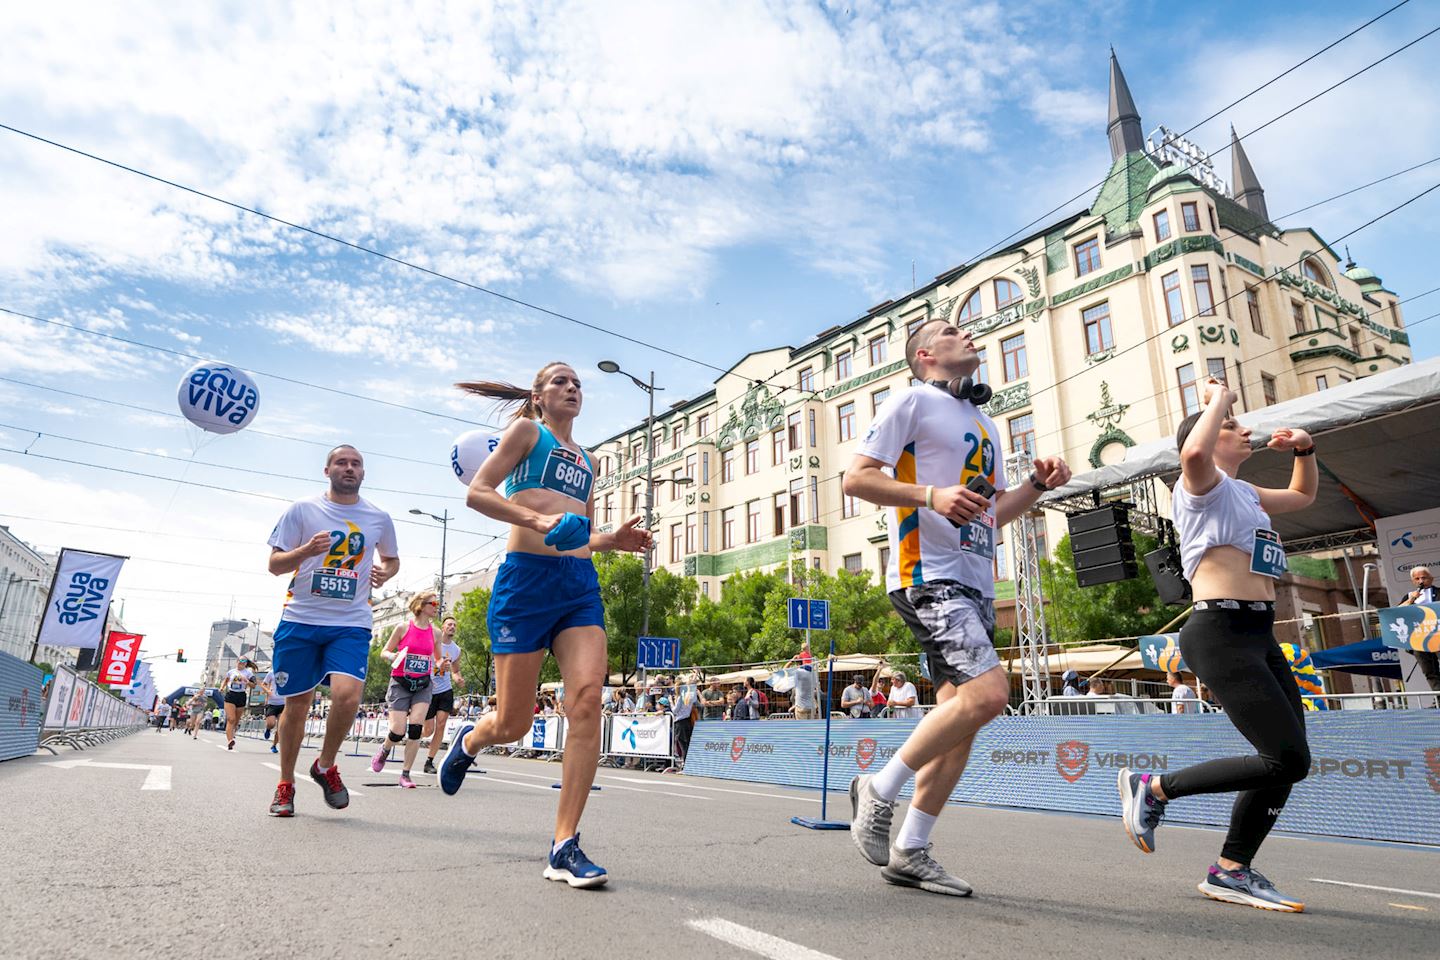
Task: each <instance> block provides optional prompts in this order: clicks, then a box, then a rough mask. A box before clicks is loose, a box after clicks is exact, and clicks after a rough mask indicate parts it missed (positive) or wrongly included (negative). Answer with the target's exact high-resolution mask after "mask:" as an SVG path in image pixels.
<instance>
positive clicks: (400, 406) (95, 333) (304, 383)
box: [0, 125, 501, 430]
mask: <svg viewBox="0 0 1440 960" xmlns="http://www.w3.org/2000/svg"><path fill="white" fill-rule="evenodd" d="M0 126H3V125H0ZM0 313H8V314H10V315H11V316H12V317H19V318H21V319H22V320H32V321H34V322H35V323H44V324H49V325H50V326H54V327H61V328H63V329H66V330H72V331H74V332H75V333H83V334H86V335H87V336H91V337H101V338H103V339H105V340H114V341H115V342H117V343H124V344H128V345H129V346H132V347H143V348H145V349H146V350H155V351H157V352H159V353H168V354H170V355H171V356H175V357H180V358H182V359H185V360H196V361H210V360H214V359H215V358H214V357H213V356H209V357H206V356H201V355H200V354H196V353H186V352H185V351H183V350H174V349H172V348H170V347H162V346H160V345H159V344H155V343H146V342H144V341H143V340H132V339H130V338H129V337H117V336H116V335H115V334H113V333H105V332H103V331H100V330H91V329H90V328H89V327H82V326H79V325H77V324H73V323H68V322H66V321H64V320H53V319H48V318H46V317H37V316H35V315H33V314H29V313H22V312H21V311H19V310H12V309H10V308H9V307H0ZM237 365H238V366H242V367H244V368H245V369H246V370H247V371H249V372H251V373H255V374H258V375H260V376H262V377H269V378H270V379H271V380H279V381H280V382H282V383H290V384H294V385H295V386H299V387H310V388H312V389H314V390H321V391H324V392H325V393H333V394H335V395H336V396H341V397H349V398H350V399H352V400H365V401H367V402H369V403H378V404H381V405H382V406H386V407H394V408H396V409H397V410H406V411H409V412H411V413H423V414H425V415H426V416H430V417H439V418H440V419H442V420H454V421H455V422H456V423H465V424H469V425H471V426H475V427H485V428H486V429H487V430H499V429H501V428H500V427H497V426H496V425H495V424H493V423H486V422H484V421H483V420H469V419H466V418H465V417H457V416H455V415H453V414H449V413H437V412H436V411H434V410H426V409H424V408H423V407H412V406H410V405H409V404H406V403H396V402H395V401H394V400H385V399H382V398H381V397H372V396H370V395H369V394H365V393H353V392H351V391H349V390H341V389H340V388H339V387H327V386H325V385H324V384H322V383H311V382H309V381H308V380H298V379H296V378H294V377H287V376H285V375H284V374H279V373H272V372H270V371H268V370H260V369H258V368H256V367H252V366H249V365H248V364H237Z"/></svg>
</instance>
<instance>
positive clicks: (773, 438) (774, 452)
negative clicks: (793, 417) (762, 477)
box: [770, 430, 785, 467]
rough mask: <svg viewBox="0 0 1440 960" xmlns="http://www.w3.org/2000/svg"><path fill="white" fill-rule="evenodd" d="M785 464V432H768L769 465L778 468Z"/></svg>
mask: <svg viewBox="0 0 1440 960" xmlns="http://www.w3.org/2000/svg"><path fill="white" fill-rule="evenodd" d="M784 462H785V431H784V430H772V431H771V432H770V465H771V466H772V467H778V466H780V465H781V464H782V463H784Z"/></svg>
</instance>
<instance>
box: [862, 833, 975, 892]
mask: <svg viewBox="0 0 1440 960" xmlns="http://www.w3.org/2000/svg"><path fill="white" fill-rule="evenodd" d="M934 846H935V844H933V843H927V844H925V846H923V847H921V848H920V849H919V850H901V849H900V848H899V847H891V848H890V862H889V863H887V864H886V865H885V866H884V867H881V868H880V876H882V877H884V878H885V879H886V880H887V881H888V882H890V883H894V884H897V885H899V886H902V887H919V888H920V889H921V890H927V891H929V892H930V893H943V894H945V895H947V896H951V897H968V896H970V893H971V889H970V884H968V883H966V882H965V881H964V880H961V879H960V878H959V877H957V876H954V875H953V874H951V873H950V872H949V871H948V870H946V869H945V868H944V867H942V866H940V864H938V863H936V862H935V858H934V857H932V856H930V850H931V848H933V847H934Z"/></svg>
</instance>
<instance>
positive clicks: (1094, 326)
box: [1080, 300, 1115, 356]
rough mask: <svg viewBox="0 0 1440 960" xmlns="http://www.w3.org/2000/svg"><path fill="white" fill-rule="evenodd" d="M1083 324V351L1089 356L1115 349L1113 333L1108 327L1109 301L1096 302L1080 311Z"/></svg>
mask: <svg viewBox="0 0 1440 960" xmlns="http://www.w3.org/2000/svg"><path fill="white" fill-rule="evenodd" d="M1080 319H1081V321H1082V322H1083V323H1084V325H1085V352H1086V353H1087V354H1089V355H1091V356H1094V355H1095V354H1097V353H1104V352H1105V351H1106V350H1113V349H1115V335H1114V333H1113V332H1112V331H1111V329H1110V302H1109V301H1108V300H1107V301H1106V302H1104V303H1097V304H1095V306H1093V307H1088V308H1086V309H1085V310H1082V311H1080Z"/></svg>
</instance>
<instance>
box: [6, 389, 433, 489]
mask: <svg viewBox="0 0 1440 960" xmlns="http://www.w3.org/2000/svg"><path fill="white" fill-rule="evenodd" d="M0 383H13V384H15V385H16V386H20V387H27V388H29V389H31V390H44V391H46V392H49V393H58V394H60V395H61V396H63V397H72V398H74V399H76V400H87V401H89V402H91V403H101V404H104V405H106V406H110V407H123V408H124V409H126V410H135V411H138V412H140V413H149V414H153V415H155V416H157V417H167V418H170V419H174V420H180V421H182V422H184V423H189V421H188V420H186V419H185V417H183V416H182V415H180V414H178V413H176V412H175V411H173V410H159V409H157V408H155V407H143V406H141V405H140V404H138V403H126V402H125V401H123V400H108V399H106V398H105V397H95V396H91V395H90V394H87V393H76V392H75V391H73V390H64V389H61V388H60V387H52V386H49V385H48V384H43V383H31V382H30V381H28V380H17V379H15V378H14V377H3V376H0ZM245 434H246V435H247V436H252V435H254V436H261V437H269V438H271V439H274V440H288V441H290V442H292V443H303V444H307V445H309V446H313V447H323V448H326V449H329V448H331V447H334V446H335V443H332V442H329V441H326V440H310V439H308V438H306V437H294V436H290V435H289V434H285V433H274V432H271V431H266V430H261V429H259V428H257V427H246V428H245ZM363 452H364V454H365V456H367V457H383V458H385V459H386V460H400V461H403V462H405V463H418V464H422V465H424V466H427V467H433V466H435V461H433V460H421V459H420V458H419V457H406V456H402V455H401V454H398V453H380V452H376V451H373V450H366V451H363Z"/></svg>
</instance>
